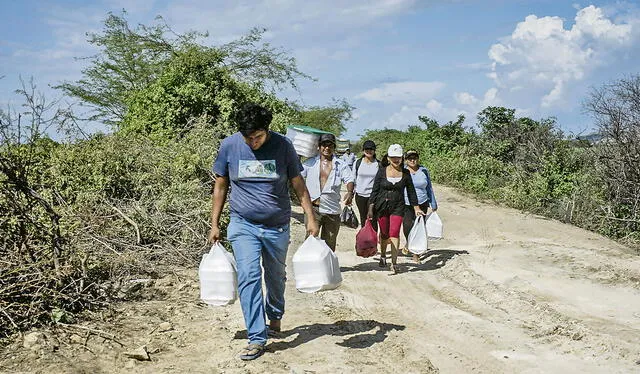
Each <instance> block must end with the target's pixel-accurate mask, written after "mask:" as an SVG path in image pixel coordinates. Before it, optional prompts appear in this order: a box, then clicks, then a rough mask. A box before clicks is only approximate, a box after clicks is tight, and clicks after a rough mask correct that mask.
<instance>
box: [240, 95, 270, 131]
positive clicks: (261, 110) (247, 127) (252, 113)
mask: <svg viewBox="0 0 640 374" xmlns="http://www.w3.org/2000/svg"><path fill="white" fill-rule="evenodd" d="M272 119H273V115H272V114H271V112H270V111H269V109H267V108H265V107H263V106H260V105H258V104H254V103H247V104H244V105H242V106H241V107H240V109H239V110H238V112H237V113H236V117H235V120H236V125H237V126H238V131H240V133H241V134H242V135H243V136H250V135H251V134H252V133H253V132H255V131H258V130H266V131H268V130H269V125H270V124H271V120H272Z"/></svg>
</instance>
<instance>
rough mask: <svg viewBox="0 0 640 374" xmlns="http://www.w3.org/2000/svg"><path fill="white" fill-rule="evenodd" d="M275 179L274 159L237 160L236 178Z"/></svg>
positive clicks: (276, 175)
mask: <svg viewBox="0 0 640 374" xmlns="http://www.w3.org/2000/svg"><path fill="white" fill-rule="evenodd" d="M246 178H264V179H277V178H278V174H277V173H276V160H239V161H238V179H246Z"/></svg>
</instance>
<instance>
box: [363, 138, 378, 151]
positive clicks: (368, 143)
mask: <svg viewBox="0 0 640 374" xmlns="http://www.w3.org/2000/svg"><path fill="white" fill-rule="evenodd" d="M362 149H373V150H375V149H376V143H374V142H373V140H365V142H364V143H362Z"/></svg>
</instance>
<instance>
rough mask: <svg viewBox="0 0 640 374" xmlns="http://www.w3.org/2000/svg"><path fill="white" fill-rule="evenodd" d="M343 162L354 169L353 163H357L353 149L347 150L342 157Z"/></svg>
mask: <svg viewBox="0 0 640 374" xmlns="http://www.w3.org/2000/svg"><path fill="white" fill-rule="evenodd" d="M342 160H343V161H344V162H345V163H346V164H347V166H349V168H350V169H351V168H353V163H354V162H356V155H355V153H352V152H351V149H349V148H347V150H346V151H345V152H344V154H343V155H342Z"/></svg>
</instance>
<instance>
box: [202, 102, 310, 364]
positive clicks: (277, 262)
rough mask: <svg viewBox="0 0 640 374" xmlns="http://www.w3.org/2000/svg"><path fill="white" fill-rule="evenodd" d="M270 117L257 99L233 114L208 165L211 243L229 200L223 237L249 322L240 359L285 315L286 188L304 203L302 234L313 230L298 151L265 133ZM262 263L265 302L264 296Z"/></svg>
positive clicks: (254, 351)
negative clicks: (229, 130) (230, 128)
mask: <svg viewBox="0 0 640 374" xmlns="http://www.w3.org/2000/svg"><path fill="white" fill-rule="evenodd" d="M271 119H272V115H271V112H269V110H267V109H266V108H263V107H261V106H259V105H256V104H246V105H244V106H243V107H242V108H240V110H239V111H238V113H237V115H236V124H237V126H238V130H239V131H238V132H237V133H235V134H233V135H231V136H229V137H227V138H225V139H224V140H223V141H222V143H221V145H220V150H219V151H218V156H217V158H216V160H215V162H214V164H213V172H214V174H215V175H216V179H215V185H214V189H213V199H212V200H213V201H212V207H211V231H210V233H209V240H210V242H212V243H215V242H217V241H219V240H220V239H221V237H220V227H219V223H220V214H221V213H222V208H223V206H224V203H225V200H226V198H227V191H228V189H229V183H231V195H230V197H229V206H230V210H231V220H230V222H229V226H228V227H227V239H228V240H229V241H230V242H231V246H232V247H233V255H234V257H235V259H236V263H237V275H238V296H239V299H240V306H241V307H242V314H243V315H244V321H245V324H246V326H247V335H248V338H249V344H248V346H247V347H246V348H245V349H244V350H243V352H242V353H241V354H240V358H241V359H242V360H254V359H256V358H258V357H260V356H261V355H262V354H263V353H264V351H265V346H266V344H267V332H268V331H267V323H266V318H265V317H268V318H269V329H271V330H273V331H280V327H281V326H280V320H281V319H282V315H283V314H284V306H285V301H284V289H285V281H286V273H285V260H286V257H287V249H288V246H289V236H290V235H289V220H290V219H291V201H290V197H289V186H288V183H289V182H291V185H292V186H293V189H294V191H295V193H296V195H297V196H298V199H299V200H300V202H301V204H302V209H303V210H304V213H305V216H307V217H309V218H308V219H307V220H306V228H307V233H308V234H309V235H314V236H317V235H318V231H319V230H318V224H317V222H316V220H315V217H314V215H313V211H312V208H311V200H310V198H309V192H308V191H307V188H306V187H305V183H304V179H302V176H301V175H300V172H301V171H302V170H303V169H302V165H301V164H300V160H299V159H298V155H297V154H296V152H295V149H294V148H293V145H292V144H291V141H289V140H288V139H287V138H285V137H284V136H282V135H280V134H277V133H275V132H273V131H269V124H270V123H271ZM261 265H262V267H264V281H265V285H266V302H265V298H264V297H263V294H262V268H261Z"/></svg>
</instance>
